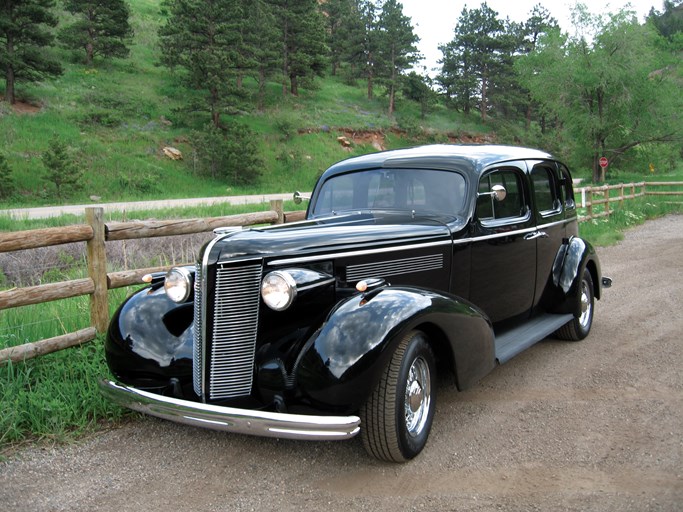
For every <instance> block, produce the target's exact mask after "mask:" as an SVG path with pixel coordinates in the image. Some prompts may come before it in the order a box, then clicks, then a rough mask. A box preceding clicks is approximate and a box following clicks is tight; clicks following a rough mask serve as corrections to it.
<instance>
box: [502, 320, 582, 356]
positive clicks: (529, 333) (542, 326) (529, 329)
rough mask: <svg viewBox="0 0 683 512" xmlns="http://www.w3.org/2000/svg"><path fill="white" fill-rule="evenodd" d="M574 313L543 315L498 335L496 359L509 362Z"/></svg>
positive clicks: (554, 329)
mask: <svg viewBox="0 0 683 512" xmlns="http://www.w3.org/2000/svg"><path fill="white" fill-rule="evenodd" d="M572 318H574V316H573V315H571V314H567V315H550V314H546V315H542V316H539V317H536V318H532V319H531V320H529V321H528V322H526V323H524V324H522V325H520V326H519V327H515V328H514V329H510V330H509V331H505V332H502V333H500V334H499V335H497V336H496V340H495V345H496V360H497V361H498V363H499V364H503V363H506V362H508V361H509V360H510V359H512V358H513V357H515V356H516V355H517V354H519V353H520V352H522V351H524V350H526V349H528V348H529V347H530V346H531V345H534V344H535V343H538V342H539V341H541V340H542V339H543V338H545V337H547V336H549V335H551V334H552V333H554V332H555V331H556V330H558V329H559V328H560V327H562V326H563V325H564V324H566V323H567V322H569V321H570V320H571V319H572Z"/></svg>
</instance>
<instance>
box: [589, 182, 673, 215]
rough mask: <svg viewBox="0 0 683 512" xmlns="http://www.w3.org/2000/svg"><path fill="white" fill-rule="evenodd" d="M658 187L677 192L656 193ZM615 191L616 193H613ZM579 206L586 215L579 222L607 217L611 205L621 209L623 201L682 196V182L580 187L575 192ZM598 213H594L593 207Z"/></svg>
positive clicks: (611, 208)
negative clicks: (617, 205)
mask: <svg viewBox="0 0 683 512" xmlns="http://www.w3.org/2000/svg"><path fill="white" fill-rule="evenodd" d="M660 187H667V188H670V189H671V188H676V189H677V190H666V191H657V190H656V189H658V188H660ZM614 191H616V193H615V192H614ZM575 196H576V197H577V199H578V200H579V206H580V207H581V208H585V209H586V215H581V216H579V222H584V221H587V220H591V219H597V218H600V217H609V216H610V215H611V214H612V212H613V211H614V208H613V207H612V206H611V203H614V202H618V203H619V206H620V207H623V205H624V201H625V200H628V199H635V198H637V197H644V196H683V182H681V181H665V182H645V181H641V182H638V183H620V184H619V185H603V186H599V187H580V188H577V189H576V190H575ZM596 206H597V207H599V208H600V211H596V209H595V207H596Z"/></svg>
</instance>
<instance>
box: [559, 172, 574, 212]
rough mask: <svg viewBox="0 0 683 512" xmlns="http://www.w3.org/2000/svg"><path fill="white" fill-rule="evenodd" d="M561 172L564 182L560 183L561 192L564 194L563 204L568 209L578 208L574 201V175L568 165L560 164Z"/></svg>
mask: <svg viewBox="0 0 683 512" xmlns="http://www.w3.org/2000/svg"><path fill="white" fill-rule="evenodd" d="M560 173H561V175H562V183H561V184H560V185H561V186H560V193H561V194H562V197H561V199H562V204H564V207H565V208H567V209H572V208H576V203H574V188H573V185H572V177H571V176H570V174H569V171H568V170H567V168H566V167H564V166H560Z"/></svg>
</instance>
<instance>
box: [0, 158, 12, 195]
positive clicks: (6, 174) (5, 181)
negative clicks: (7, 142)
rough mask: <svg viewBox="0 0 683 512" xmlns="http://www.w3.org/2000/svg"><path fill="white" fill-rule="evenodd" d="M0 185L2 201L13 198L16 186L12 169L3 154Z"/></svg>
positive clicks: (0, 167) (0, 162) (0, 159)
mask: <svg viewBox="0 0 683 512" xmlns="http://www.w3.org/2000/svg"><path fill="white" fill-rule="evenodd" d="M0 184H2V185H0V199H7V198H9V197H12V194H14V190H15V188H16V185H15V183H14V179H13V178H12V169H11V168H10V166H9V163H7V158H6V157H5V155H4V154H3V153H0Z"/></svg>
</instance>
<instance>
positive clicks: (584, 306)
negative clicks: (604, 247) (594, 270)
mask: <svg viewBox="0 0 683 512" xmlns="http://www.w3.org/2000/svg"><path fill="white" fill-rule="evenodd" d="M578 300H579V313H578V315H575V316H574V318H573V319H572V320H570V321H569V322H567V323H566V324H565V325H563V326H562V327H560V328H559V329H558V330H557V331H556V332H555V335H556V336H557V337H558V338H560V339H562V340H569V341H580V340H582V339H584V338H585V337H586V336H588V333H589V332H590V330H591V326H592V325H593V307H594V302H595V297H594V288H593V277H592V276H591V273H590V271H589V270H588V269H584V271H583V276H582V277H581V285H580V289H579V297H578Z"/></svg>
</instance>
